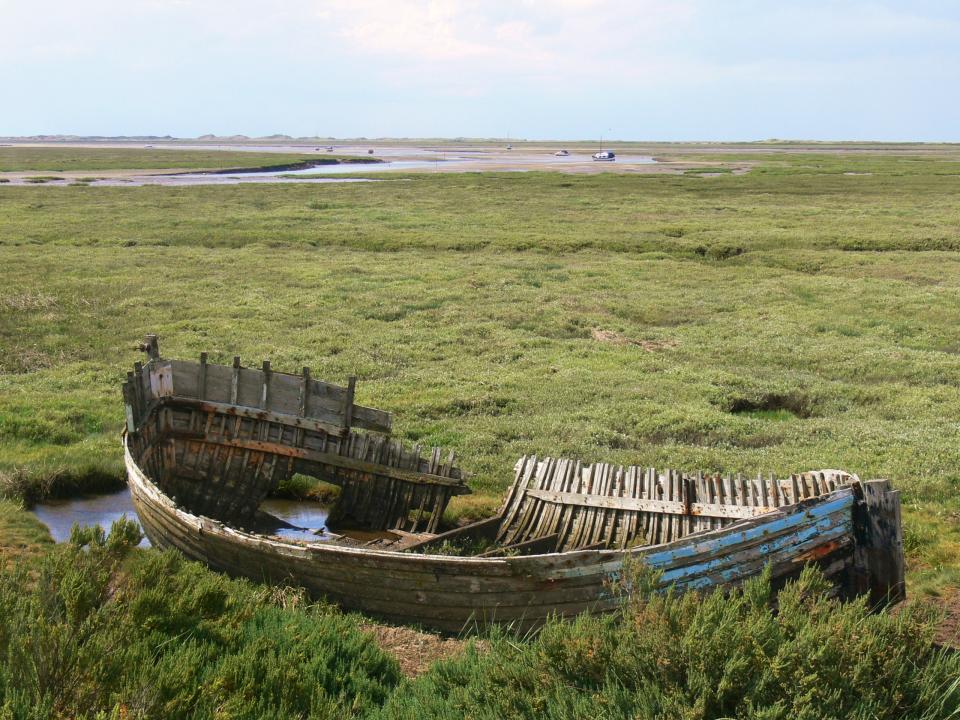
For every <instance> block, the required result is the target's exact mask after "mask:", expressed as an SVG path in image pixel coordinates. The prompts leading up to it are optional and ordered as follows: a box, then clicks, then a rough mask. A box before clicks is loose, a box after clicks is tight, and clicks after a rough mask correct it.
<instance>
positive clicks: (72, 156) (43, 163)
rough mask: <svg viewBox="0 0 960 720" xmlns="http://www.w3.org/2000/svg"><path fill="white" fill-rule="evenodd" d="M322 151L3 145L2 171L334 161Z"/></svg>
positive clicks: (198, 167)
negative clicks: (321, 152)
mask: <svg viewBox="0 0 960 720" xmlns="http://www.w3.org/2000/svg"><path fill="white" fill-rule="evenodd" d="M337 159H338V157H337V156H333V155H329V154H326V153H324V154H319V153H310V154H309V155H308V154H307V153H302V154H301V153H279V152H256V151H253V152H245V151H238V150H178V149H172V148H171V149H165V148H154V149H139V148H73V147H56V146H52V147H22V146H13V147H0V172H28V171H46V172H77V171H86V170H90V171H94V170H103V171H107V170H171V169H182V170H225V169H227V168H253V167H264V166H270V165H283V164H289V165H293V164H296V163H299V162H304V161H307V160H309V161H316V162H324V161H326V162H332V161H335V160H337Z"/></svg>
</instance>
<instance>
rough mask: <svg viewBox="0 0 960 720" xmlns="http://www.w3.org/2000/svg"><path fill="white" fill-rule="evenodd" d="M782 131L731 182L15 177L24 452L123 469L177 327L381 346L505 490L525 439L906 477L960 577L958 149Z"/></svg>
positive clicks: (224, 349) (341, 372)
mask: <svg viewBox="0 0 960 720" xmlns="http://www.w3.org/2000/svg"><path fill="white" fill-rule="evenodd" d="M775 157H776V162H777V163H780V164H781V165H782V167H781V166H779V165H778V168H777V172H761V171H762V170H763V167H758V168H755V169H754V170H753V171H752V172H751V173H749V174H747V175H742V176H724V177H718V178H713V179H712V180H711V182H709V183H703V182H701V181H700V179H699V178H688V177H682V176H681V177H662V176H635V175H612V174H604V175H599V176H586V177H581V176H568V175H561V174H547V173H523V174H521V173H509V174H503V175H492V176H490V175H480V174H467V175H440V176H437V175H433V174H428V175H421V176H409V178H408V179H403V180H390V181H384V182H381V183H376V184H373V183H371V184H369V185H367V184H360V185H326V186H308V185H297V186H283V187H277V186H271V185H263V186H240V187H236V186H233V187H196V188H160V187H144V188H132V189H131V188H95V187H92V188H83V189H74V188H62V187H61V188H56V189H50V190H46V189H44V188H42V187H30V188H26V187H20V188H15V187H5V188H3V189H0V243H2V244H0V268H3V270H2V271H0V272H2V273H3V276H4V277H3V280H4V282H3V283H2V285H0V288H2V289H0V308H2V312H0V346H2V352H0V371H2V374H0V470H4V469H7V470H9V469H11V468H13V467H17V468H21V469H22V471H23V472H25V473H27V474H28V475H29V476H30V477H32V478H36V482H38V483H43V482H46V481H45V480H44V479H45V478H56V480H55V482H53V483H52V485H51V486H52V487H56V486H58V485H62V486H63V487H65V488H69V487H71V486H78V485H82V484H83V483H84V482H87V480H88V479H98V481H99V479H101V478H110V477H112V478H114V479H115V481H117V482H119V480H120V478H122V468H121V463H120V451H119V445H118V443H117V439H116V438H117V433H118V432H119V429H120V427H121V423H122V412H121V407H120V403H119V399H118V390H117V388H118V386H119V382H120V380H121V378H122V377H123V375H124V373H125V371H126V369H127V367H129V366H130V365H131V364H132V362H133V361H134V360H135V359H137V358H138V354H137V353H136V352H135V351H134V350H133V346H134V345H135V344H136V342H137V341H138V339H139V338H140V337H141V336H142V335H143V333H144V332H147V331H154V332H158V333H159V334H160V335H161V338H162V343H161V347H162V348H163V350H164V352H165V353H167V354H168V355H170V356H172V357H194V356H197V355H198V354H199V352H200V351H201V350H208V351H210V352H211V353H213V354H212V356H211V359H212V360H216V361H220V362H229V358H230V357H232V355H233V354H234V353H235V352H236V353H239V354H240V355H241V356H242V357H243V358H244V359H245V360H246V362H248V363H250V364H257V363H259V362H260V361H261V360H262V359H264V358H270V359H271V360H272V361H273V364H274V367H276V368H278V369H288V370H297V369H299V368H300V367H302V366H303V365H309V366H310V367H311V368H312V369H313V370H314V374H315V375H316V376H318V377H326V378H330V379H331V380H335V381H336V380H340V381H343V380H344V379H345V378H346V377H347V375H349V374H351V373H356V374H358V376H359V378H360V383H359V391H358V392H359V395H358V397H359V399H360V401H361V402H364V403H368V404H373V405H377V406H380V407H384V408H387V409H389V410H391V411H393V412H394V413H396V421H395V426H396V428H397V430H398V432H399V433H400V434H401V435H403V436H404V437H405V438H406V439H408V440H411V441H414V440H416V441H419V442H422V443H424V444H426V443H438V444H442V445H446V446H452V447H454V448H456V449H457V450H458V452H459V454H460V456H461V457H462V459H463V463H464V466H465V467H466V468H467V469H469V470H471V471H473V472H474V473H475V475H474V478H473V479H472V480H471V483H472V485H473V486H474V488H475V490H476V491H477V493H478V496H479V498H478V499H479V500H480V501H481V502H480V505H479V506H477V505H474V507H480V508H482V509H483V510H484V511H486V510H488V509H490V508H491V507H494V506H495V505H496V502H497V499H498V498H499V495H500V493H501V491H502V490H503V488H504V487H505V486H506V485H507V484H508V482H509V481H510V479H511V468H512V467H513V464H514V462H515V460H516V458H517V457H518V456H519V455H521V454H524V453H539V454H551V455H558V454H569V455H578V456H581V457H583V458H584V459H587V460H591V459H607V460H611V461H615V462H625V463H626V462H631V463H644V464H647V463H649V464H656V465H660V466H663V465H669V466H674V467H682V468H703V469H705V470H718V471H719V470H724V471H744V472H749V473H754V472H757V471H763V472H771V471H773V472H779V473H784V472H791V471H798V470H803V469H808V468H812V467H842V468H847V469H850V470H851V471H854V472H857V473H859V474H860V475H862V476H864V477H867V476H870V477H874V476H883V477H889V478H890V479H891V480H892V481H893V482H894V483H895V484H896V485H897V486H898V487H900V488H902V489H903V490H904V500H905V505H906V522H907V528H908V534H909V535H910V537H912V538H914V539H915V541H914V542H913V544H912V545H911V548H912V554H911V557H910V573H911V574H910V577H911V582H912V583H913V584H914V585H915V586H916V587H923V588H924V589H926V590H930V591H932V592H939V591H941V590H942V589H943V588H945V587H948V586H955V585H956V584H957V583H958V580H960V570H958V568H960V529H958V527H957V523H956V521H955V518H956V516H957V513H958V512H960V499H958V496H957V487H958V484H960V473H958V471H957V468H958V467H960V450H958V447H960V444H958V442H957V440H958V431H957V427H956V422H955V418H956V417H958V416H960V391H958V390H957V387H958V386H960V346H958V344H957V340H956V337H955V335H956V333H955V328H956V326H957V324H958V321H960V280H958V278H960V273H958V272H957V269H958V263H960V255H957V253H956V252H954V251H953V248H955V247H958V246H960V235H958V232H957V228H958V223H960V206H958V201H957V198H958V197H960V194H958V190H960V175H951V174H942V168H943V166H944V165H947V166H952V164H953V163H954V161H953V160H950V159H921V160H916V159H912V160H910V163H909V167H910V168H912V170H913V172H911V173H909V174H905V173H902V172H901V166H902V165H903V164H904V163H906V160H905V159H904V158H899V157H895V156H894V157H886V156H881V157H875V156H856V157H853V156H825V157H824V158H823V159H821V160H820V161H819V162H820V163H821V164H823V165H825V166H829V169H830V170H831V172H829V173H827V174H824V175H819V176H818V175H810V174H808V165H809V164H810V162H811V161H810V158H809V157H808V156H796V157H794V156H789V155H778V156H775ZM771 162H772V161H771ZM790 163H795V164H796V170H795V174H790V172H789V171H790V169H791V168H792V167H794V166H793V165H791V164H790ZM837 167H844V168H848V170H849V171H855V170H857V169H858V168H860V169H864V168H869V169H870V170H869V171H870V172H872V173H873V175H870V176H847V175H844V174H843V173H842V172H833V170H834V169H836V168H837ZM924 168H925V169H926V172H921V170H923V169H924ZM881 251H882V252H881ZM596 330H601V331H603V332H600V333H597V332H595V331H596ZM470 502H475V500H471V501H470ZM460 506H461V504H460V503H458V504H457V505H455V506H454V510H456V509H457V508H458V507H460ZM463 507H464V508H467V507H468V505H467V504H466V503H465V504H464V505H463ZM930 527H936V528H937V532H936V533H935V534H933V535H932V536H931V535H930V534H928V533H925V531H924V528H930Z"/></svg>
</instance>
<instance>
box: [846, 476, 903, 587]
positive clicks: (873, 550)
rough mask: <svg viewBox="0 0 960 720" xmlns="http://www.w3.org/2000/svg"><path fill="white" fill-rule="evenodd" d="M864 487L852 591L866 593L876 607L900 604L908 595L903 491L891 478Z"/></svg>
mask: <svg viewBox="0 0 960 720" xmlns="http://www.w3.org/2000/svg"><path fill="white" fill-rule="evenodd" d="M861 487H862V496H863V499H862V502H861V503H860V504H858V506H857V512H856V513H855V515H854V519H855V538H856V550H855V552H854V565H855V567H856V573H857V575H856V576H855V578H854V580H853V590H854V591H855V592H857V593H863V594H867V595H868V597H869V600H870V603H871V605H873V606H878V605H885V604H888V603H897V602H900V601H901V600H903V599H904V598H905V597H906V585H905V583H904V557H903V529H902V526H901V519H900V492H899V491H897V490H893V489H891V487H890V482H889V481H888V480H870V481H867V482H865V483H863V484H862V485H861Z"/></svg>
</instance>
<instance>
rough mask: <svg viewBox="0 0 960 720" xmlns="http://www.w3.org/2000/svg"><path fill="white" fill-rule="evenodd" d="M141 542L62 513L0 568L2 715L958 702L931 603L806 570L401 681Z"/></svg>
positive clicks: (878, 710)
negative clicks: (875, 599) (902, 602)
mask: <svg viewBox="0 0 960 720" xmlns="http://www.w3.org/2000/svg"><path fill="white" fill-rule="evenodd" d="M139 540H140V533H139V529H138V527H137V526H136V525H135V524H133V523H129V522H126V521H121V522H119V523H117V524H115V525H114V528H113V530H112V531H111V533H110V535H109V536H106V537H105V535H104V533H103V532H102V531H101V530H100V529H99V528H87V529H75V531H74V533H73V537H72V540H71V542H70V543H67V544H64V545H61V546H57V547H54V548H51V549H50V550H48V551H46V552H43V553H39V554H37V555H36V556H33V557H30V558H26V559H24V560H22V561H20V563H19V564H18V565H16V566H11V567H7V568H5V569H2V570H0V720H7V719H11V720H12V719H17V720H21V719H22V720H33V719H37V720H39V719H40V718H48V717H56V718H68V717H69V718H98V719H99V718H104V719H106V718H218V719H219V718H277V719H280V718H331V719H332V718H351V717H373V718H378V719H379V720H387V719H391V720H392V719H394V718H396V719H398V720H407V719H409V720H420V719H421V718H450V719H451V720H453V719H459V718H472V719H474V720H481V719H487V718H489V719H490V720H500V719H501V718H557V719H559V718H590V720H601V719H606V718H611V719H612V718H623V719H626V718H682V719H684V720H694V719H700V718H758V719H761V720H815V719H820V718H844V719H845V718H859V719H862V720H867V719H870V720H886V719H890V720H893V719H894V718H917V719H929V720H934V719H936V720H942V719H944V718H950V717H960V656H951V655H948V654H946V653H945V652H944V651H941V650H938V649H937V648H936V647H935V646H934V645H933V643H932V622H931V620H932V618H931V617H929V616H927V614H926V613H925V611H923V610H921V609H909V608H908V609H905V610H903V611H901V612H899V613H896V614H879V615H871V614H869V613H867V611H866V608H865V605H864V604H863V603H848V604H841V603H838V602H837V601H835V600H832V599H830V598H829V597H828V594H827V593H828V585H827V584H826V582H825V581H824V579H823V577H822V576H821V575H819V574H818V573H817V572H815V571H813V570H807V571H805V572H804V573H803V575H802V576H801V577H800V579H799V580H798V581H797V582H795V583H793V584H791V585H788V586H787V588H786V589H784V590H783V591H781V592H780V594H779V596H778V598H777V603H778V611H777V612H773V611H771V605H772V602H773V597H772V593H771V589H770V582H769V578H768V577H760V578H758V579H756V580H754V581H752V582H750V583H748V584H747V585H746V586H745V587H744V588H743V590H742V591H738V592H734V593H733V594H732V595H729V596H724V595H722V594H720V593H714V594H711V595H708V596H706V597H697V596H694V595H686V596H682V597H674V596H670V595H657V594H654V593H651V592H647V591H643V590H641V591H638V592H635V593H634V595H633V596H632V598H631V599H630V600H628V601H626V602H625V604H624V608H623V611H622V613H620V614H619V615H615V616H607V617H603V618H592V617H581V618H579V619H578V620H576V621H575V622H553V623H550V624H548V625H547V627H546V628H544V629H543V630H542V631H541V632H540V633H539V634H538V635H536V636H535V637H532V638H526V639H520V638H517V637H515V636H513V635H511V634H510V633H508V632H506V631H499V632H495V633H494V634H493V635H492V637H491V639H490V641H489V642H485V643H483V644H482V645H481V646H479V647H480V648H481V649H477V647H475V646H468V648H467V650H466V651H465V653H464V654H463V655H462V656H460V657H458V658H456V659H453V660H448V661H444V662H440V663H437V664H436V665H434V667H433V668H432V669H431V670H430V671H429V672H428V673H427V674H425V675H423V676H421V677H420V678H418V679H416V680H411V681H406V682H401V681H400V674H399V670H398V666H397V664H396V662H395V661H394V660H392V659H391V658H389V657H387V656H386V655H385V654H384V653H383V652H382V651H381V650H380V649H379V648H377V647H376V646H375V645H374V643H373V640H372V639H371V637H370V636H368V635H366V634H364V633H362V632H360V631H359V630H358V627H357V620H356V619H355V618H352V617H350V616H346V615H343V614H341V613H339V612H337V611H335V610H329V609H325V608H322V607H319V606H315V605H310V604H308V603H306V602H305V601H304V598H303V597H302V595H300V594H299V593H296V592H292V591H287V590H279V589H273V588H268V587H262V586H257V585H254V584H251V583H247V582H243V581H236V580H229V579H227V578H225V577H223V576H221V575H219V574H217V573H213V572H211V571H209V570H207V569H205V568H204V567H202V566H201V565H198V564H196V563H191V562H188V561H186V560H184V559H183V558H182V557H181V556H179V555H178V554H176V553H172V552H158V551H152V550H151V551H139V550H132V548H134V546H135V545H136V544H137V543H138V542H139ZM639 579H643V578H639ZM635 587H636V585H635Z"/></svg>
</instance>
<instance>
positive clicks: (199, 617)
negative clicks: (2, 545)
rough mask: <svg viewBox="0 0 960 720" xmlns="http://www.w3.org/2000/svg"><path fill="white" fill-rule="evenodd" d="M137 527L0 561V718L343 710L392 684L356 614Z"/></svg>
mask: <svg viewBox="0 0 960 720" xmlns="http://www.w3.org/2000/svg"><path fill="white" fill-rule="evenodd" d="M139 539H140V534H139V530H138V529H137V527H136V524H135V523H132V522H130V521H120V522H118V523H115V524H114V526H113V528H112V529H111V531H110V533H109V534H108V535H105V534H104V533H103V531H102V530H100V529H90V528H78V529H75V531H74V533H73V537H72V539H71V542H70V543H66V544H64V545H60V546H57V547H55V548H53V549H51V551H50V552H47V553H43V554H42V556H41V557H40V558H35V559H32V560H31V561H27V560H23V561H21V562H19V563H17V564H15V565H14V566H12V567H10V568H5V569H3V570H2V572H0V607H2V608H3V612H2V613H0V717H2V718H23V719H25V720H26V719H30V718H37V719H39V718H50V717H55V718H100V717H104V718H106V717H125V718H159V717H163V718H186V717H190V718H214V717H216V718H278V719H279V718H291V717H300V718H307V717H309V718H331V719H333V718H348V717H355V716H358V715H360V714H362V713H364V712H365V711H367V710H369V709H372V708H375V707H377V706H379V705H381V704H382V703H383V702H384V701H385V700H386V698H387V695H388V693H389V692H390V691H391V690H392V688H393V687H394V686H395V685H396V684H397V683H398V681H399V679H400V674H399V668H398V666H397V664H396V662H395V661H393V660H392V659H391V658H389V657H388V656H386V655H385V654H384V653H382V652H381V651H380V650H379V648H377V646H376V645H375V644H374V641H373V639H372V638H371V637H370V636H369V635H367V634H365V633H363V632H361V631H360V630H359V628H358V625H357V621H356V620H355V619H353V618H351V617H348V616H345V615H342V614H340V613H339V612H336V611H333V610H329V609H326V608H323V607H321V606H316V605H309V604H307V603H306V602H305V601H304V600H303V598H302V595H299V594H296V593H293V594H290V593H282V592H280V593H278V591H277V590H276V589H275V588H265V587H258V586H255V585H253V584H251V583H247V582H242V581H237V580H229V579H227V578H225V577H223V576H221V575H219V574H216V573H213V572H210V571H208V570H206V569H205V568H203V567H201V566H200V565H197V564H195V563H191V562H188V561H186V560H184V559H183V558H182V556H180V555H178V554H176V553H173V552H166V553H161V552H157V551H137V550H132V548H133V547H134V546H135V545H136V543H137V542H139ZM291 598H292V601H291ZM284 606H285V607H284Z"/></svg>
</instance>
